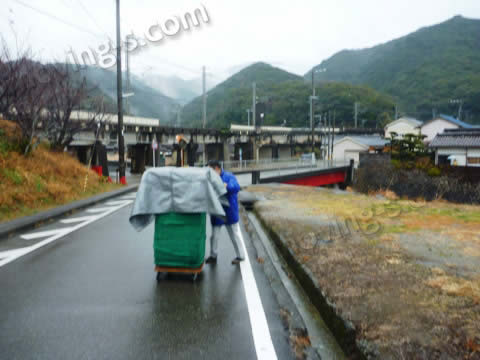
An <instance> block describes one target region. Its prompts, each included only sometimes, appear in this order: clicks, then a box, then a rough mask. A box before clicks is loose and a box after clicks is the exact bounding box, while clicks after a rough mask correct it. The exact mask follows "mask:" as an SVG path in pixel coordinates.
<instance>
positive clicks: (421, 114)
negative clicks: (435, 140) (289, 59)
mask: <svg viewBox="0 0 480 360" xmlns="http://www.w3.org/2000/svg"><path fill="white" fill-rule="evenodd" d="M314 69H315V70H320V69H325V71H323V72H318V73H317V74H316V75H315V76H316V80H317V81H318V82H324V81H339V82H347V83H351V84H366V85H368V86H371V87H373V88H374V89H376V90H378V91H381V92H384V93H387V94H390V95H392V96H393V97H394V98H395V100H396V102H397V103H398V104H399V109H400V111H402V112H404V113H407V114H409V115H413V116H416V117H418V118H421V119H429V118H431V116H432V112H433V111H436V112H437V113H440V112H443V113H448V114H452V115H457V111H458V107H459V102H458V101H457V102H452V101H451V100H462V101H463V103H464V105H463V111H462V113H463V117H462V119H463V120H465V121H470V122H476V123H480V20H472V19H466V18H463V17H461V16H456V17H454V18H452V19H450V20H448V21H446V22H444V23H441V24H438V25H435V26H431V27H426V28H422V29H420V30H418V31H416V32H414V33H412V34H409V35H407V36H405V37H402V38H399V39H396V40H393V41H390V42H388V43H385V44H382V45H378V46H375V47H372V48H369V49H362V50H343V51H341V52H339V53H337V54H335V55H333V56H332V57H331V58H329V59H327V60H325V61H323V62H322V63H321V64H319V65H317V66H315V67H314ZM305 79H306V80H310V79H311V72H308V73H307V74H306V75H305Z"/></svg>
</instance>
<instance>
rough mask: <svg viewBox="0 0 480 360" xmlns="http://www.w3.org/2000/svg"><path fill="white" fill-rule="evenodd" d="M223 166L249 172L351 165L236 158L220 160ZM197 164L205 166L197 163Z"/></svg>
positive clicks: (298, 160)
mask: <svg viewBox="0 0 480 360" xmlns="http://www.w3.org/2000/svg"><path fill="white" fill-rule="evenodd" d="M220 164H221V165H222V168H223V169H225V170H228V171H231V172H243V171H245V172H249V171H256V170H267V171H268V170H286V169H308V168H310V169H328V168H333V167H343V166H349V162H348V161H345V160H333V159H332V160H327V159H320V160H318V159H317V160H313V161H312V160H311V159H308V160H305V159H301V158H287V159H262V160H234V161H220ZM195 166H203V164H202V163H196V164H195Z"/></svg>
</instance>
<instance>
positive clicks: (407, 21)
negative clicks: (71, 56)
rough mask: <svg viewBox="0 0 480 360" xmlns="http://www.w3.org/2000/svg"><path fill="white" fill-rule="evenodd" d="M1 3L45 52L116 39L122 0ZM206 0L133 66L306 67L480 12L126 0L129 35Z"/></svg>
mask: <svg viewBox="0 0 480 360" xmlns="http://www.w3.org/2000/svg"><path fill="white" fill-rule="evenodd" d="M0 2H1V5H2V6H1V8H2V11H1V13H0V31H1V34H2V36H3V37H4V38H5V39H6V40H7V42H8V44H9V45H10V46H14V44H15V40H14V39H15V36H13V34H14V33H16V37H17V39H18V42H19V43H21V44H27V45H29V46H31V47H32V49H33V50H34V52H35V53H36V54H37V55H38V57H40V58H41V59H42V60H43V61H48V60H51V59H57V60H61V61H64V60H65V57H66V52H67V51H68V50H69V49H70V48H72V49H73V50H74V51H75V52H77V53H80V52H82V51H84V50H86V49H88V48H89V47H92V48H97V47H98V46H99V45H101V44H104V43H106V42H107V39H108V37H110V38H112V39H115V1H114V0H41V1H40V0H0ZM200 4H203V5H204V7H205V8H206V10H207V11H208V15H209V22H208V23H207V24H202V25H201V26H200V27H199V28H193V29H190V30H189V31H183V32H181V33H179V34H178V35H177V36H175V37H173V38H166V39H164V40H163V41H161V42H159V43H156V44H149V45H148V46H145V47H143V48H142V49H141V51H139V52H137V53H135V54H132V56H131V63H132V69H133V72H135V73H137V74H138V75H143V76H147V75H148V74H149V73H152V72H153V73H157V74H162V75H176V76H180V77H183V78H193V77H197V76H198V75H199V74H200V72H201V67H202V66H203V65H205V66H207V70H208V72H209V73H211V74H212V75H211V76H215V77H216V78H217V79H218V78H222V77H223V76H225V74H226V73H228V72H229V71H231V70H232V69H234V68H237V67H239V66H244V65H245V64H249V63H252V62H255V61H265V62H268V63H271V64H272V65H275V66H278V67H281V68H283V69H286V70H288V71H291V72H294V73H297V74H301V75H303V74H304V73H305V72H307V71H308V70H309V69H310V68H311V67H312V66H314V65H316V64H319V63H320V62H321V61H322V60H324V59H326V58H328V57H330V56H331V55H333V54H334V53H336V52H338V51H340V50H342V49H346V48H348V49H353V48H363V47H371V46H374V45H377V44H379V43H383V42H386V41H389V40H392V39H394V38H398V37H401V36H403V35H406V34H408V33H410V32H412V31H415V30H417V29H419V28H421V27H424V26H429V25H433V24H436V23H439V22H442V21H445V20H447V19H449V18H451V17H453V16H455V15H463V16H465V17H469V18H480V4H479V0H403V1H391V0H362V1H355V0H331V1H322V0H311V1H310V0H297V1H291V0H261V1H260V0H256V1H253V0H242V1H231V0H222V1H220V0H203V1H201V2H200V1H196V0H121V17H122V35H126V33H127V32H130V31H131V30H133V31H134V32H135V34H137V36H138V35H142V34H143V33H144V32H145V31H146V30H147V29H148V28H149V27H150V26H151V25H154V24H156V23H159V22H160V23H162V22H165V21H166V20H167V19H168V18H170V17H172V16H175V15H176V16H179V15H183V14H184V13H185V11H187V10H190V11H191V10H193V9H195V8H197V7H198V6H199V5H200ZM29 6H30V7H29ZM31 7H33V8H34V9H32V8H31Z"/></svg>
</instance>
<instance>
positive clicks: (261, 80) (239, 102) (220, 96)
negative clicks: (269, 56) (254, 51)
mask: <svg viewBox="0 0 480 360" xmlns="http://www.w3.org/2000/svg"><path fill="white" fill-rule="evenodd" d="M300 79H301V77H300V76H298V75H294V74H291V73H289V72H287V71H284V70H281V69H278V68H275V67H273V66H271V65H269V64H266V63H262V62H258V63H255V64H252V65H250V66H248V67H246V68H244V69H242V70H241V71H239V72H238V73H236V74H234V75H233V76H231V77H229V78H228V79H227V80H225V81H224V82H222V83H220V84H219V85H217V86H215V87H214V88H213V89H211V90H210V91H208V92H207V102H208V109H207V123H208V127H227V126H229V125H230V122H240V120H242V119H243V118H245V119H246V116H247V113H246V109H247V108H249V107H250V105H251V101H252V100H251V99H252V83H253V82H254V81H255V82H256V84H257V96H259V98H260V97H261V96H265V95H268V90H269V88H271V87H272V86H273V85H274V84H278V83H282V82H287V81H299V80H300ZM201 114H202V97H201V96H200V97H197V98H196V99H194V100H193V101H191V102H190V103H188V104H187V105H185V107H184V108H183V109H182V123H183V124H187V125H192V126H201Z"/></svg>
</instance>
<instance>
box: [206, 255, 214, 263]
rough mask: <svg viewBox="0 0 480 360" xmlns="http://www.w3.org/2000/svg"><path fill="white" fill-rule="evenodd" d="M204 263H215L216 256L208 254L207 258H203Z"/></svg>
mask: <svg viewBox="0 0 480 360" xmlns="http://www.w3.org/2000/svg"><path fill="white" fill-rule="evenodd" d="M205 263H206V264H216V263H217V258H216V257H213V256H209V257H208V258H207V260H205Z"/></svg>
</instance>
